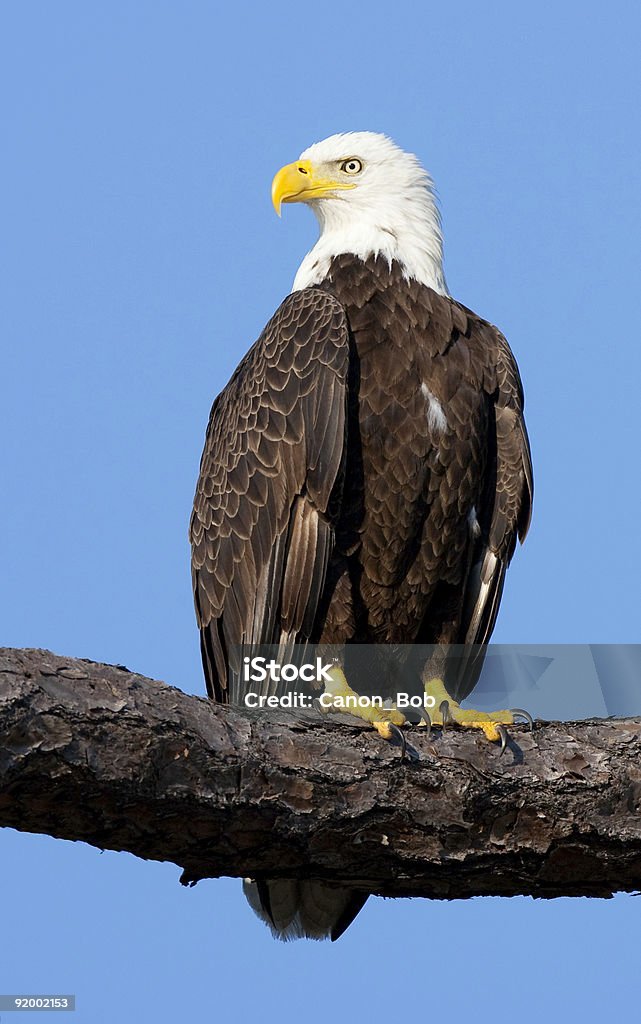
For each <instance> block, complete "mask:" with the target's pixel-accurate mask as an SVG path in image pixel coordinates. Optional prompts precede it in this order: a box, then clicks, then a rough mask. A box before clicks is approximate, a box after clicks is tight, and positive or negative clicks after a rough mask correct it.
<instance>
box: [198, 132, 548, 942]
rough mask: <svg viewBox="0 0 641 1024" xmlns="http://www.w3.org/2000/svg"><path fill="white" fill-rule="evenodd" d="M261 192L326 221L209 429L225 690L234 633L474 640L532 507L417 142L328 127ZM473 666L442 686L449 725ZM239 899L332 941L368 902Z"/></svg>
mask: <svg viewBox="0 0 641 1024" xmlns="http://www.w3.org/2000/svg"><path fill="white" fill-rule="evenodd" d="M272 198H273V202H274V206H275V207H276V210H277V212H279V213H280V208H281V204H282V203H295V202H303V203H307V204H308V205H309V206H310V207H311V208H312V210H313V211H314V213H315V214H316V216H317V218H318V222H319V225H320V236H319V239H318V241H317V243H316V245H315V246H314V247H313V249H312V250H311V252H309V253H308V254H307V255H306V256H305V258H304V259H303V261H302V263H301V265H300V268H299V270H298V273H297V274H296V278H295V281H294V286H293V290H292V292H291V294H290V295H288V297H287V298H286V299H285V300H284V302H283V303H282V305H281V306H280V308H279V309H278V310H277V312H276V313H275V314H274V316H273V318H272V319H271V320H270V321H269V323H268V324H267V326H266V327H265V329H264V331H263V332H262V334H261V335H260V337H259V339H258V341H257V342H256V343H255V344H254V345H253V347H252V348H251V349H250V350H249V352H248V353H247V355H246V356H245V357H244V359H243V360H242V362H241V363H240V365H239V367H238V368H237V370H236V371H235V373H234V374H233V376H232V378H231V380H230V381H229V383H228V384H227V385H226V387H225V388H224V389H223V391H222V392H221V393H220V394H219V395H218V397H217V398H216V400H215V402H214V405H213V408H212V410H211V416H210V420H209V426H208V429H207V436H206V442H205V449H204V452H203V456H202V461H201V467H200V477H199V480H198V484H197V489H196V497H195V502H194V509H193V514H192V518H191V527H190V539H191V544H192V574H193V587H194V598H195V606H196V615H197V619H198V626H199V629H200V640H201V652H202V660H203V666H204V672H205V678H206V683H207V691H208V694H209V696H210V697H212V698H214V699H215V700H217V701H223V702H226V701H229V700H232V701H235V702H238V701H240V700H241V698H242V690H243V688H242V683H241V681H240V678H239V676H238V674H237V673H236V675H234V674H233V673H231V680H230V673H229V662H230V651H231V650H232V648H233V647H234V645H238V644H252V645H254V644H278V645H283V644H291V643H293V642H304V641H313V642H320V643H329V644H338V645H345V644H354V643H358V644H379V645H381V644H382V645H385V644H390V645H398V644H403V645H406V644H438V645H449V644H480V645H484V644H486V643H487V641H488V640H489V637H490V635H491V633H492V630H493V628H494V624H495V621H496V615H497V612H498V608H499V602H500V599H501V594H502V590H503V583H504V578H505V573H506V569H507V567H508V564H509V562H510V559H511V557H512V554H513V552H514V549H515V545H516V540H517V537H518V538H519V539H520V540H521V541H523V539H524V538H525V535H526V533H527V530H528V525H529V521H530V512H531V505H532V467H531V460H530V451H529V444H528V438H527V433H526V429H525V423H524V419H523V391H522V387H521V381H520V378H519V372H518V368H517V365H516V362H515V360H514V356H513V355H512V352H511V351H510V348H509V346H508V344H507V342H506V340H505V338H504V337H503V335H502V334H501V333H500V332H499V331H498V330H497V328H496V327H493V326H492V325H491V324H490V323H488V322H487V321H485V320H483V319H481V318H480V317H479V316H477V315H476V314H475V313H473V312H472V311H471V310H469V309H467V308H466V307H465V306H463V305H461V304H460V303H459V302H457V301H455V300H454V299H452V298H451V297H450V295H449V294H448V291H447V286H446V283H445V277H444V274H443V264H442V237H441V228H440V218H439V212H438V208H437V204H436V201H435V196H434V190H433V186H432V181H431V179H430V177H429V176H428V174H427V173H426V172H425V170H424V169H423V167H422V166H421V164H420V163H419V161H418V159H417V158H416V157H415V156H413V155H412V154H409V153H406V152H404V151H402V150H401V149H400V148H399V147H398V146H396V145H395V144H394V143H393V142H392V141H391V140H390V139H389V138H387V137H385V136H383V135H379V134H374V133H371V132H353V133H348V134H341V135H334V136H332V137H330V138H328V139H325V140H324V141H323V142H319V143H316V144H315V145H312V146H311V147H310V148H309V149H307V150H305V152H303V153H302V155H301V156H300V158H299V159H298V160H296V161H295V162H294V163H291V164H288V165H287V166H285V167H283V168H282V169H281V170H280V171H279V172H278V173H277V174H276V176H275V178H274V181H273V188H272ZM468 668H469V666H468ZM478 671H479V665H478V664H477V665H476V666H475V667H474V670H473V672H472V673H471V674H470V672H469V670H468V671H466V672H463V673H462V674H461V676H460V678H459V679H458V680H457V679H456V678H455V679H454V681H453V682H452V680H451V679H450V681H449V683H448V691H447V696H448V697H449V699H450V701H451V707H453V708H454V711H455V713H454V718H455V719H456V720H457V721H464V716H465V714H470V712H463V709H459V708H458V701H460V700H462V699H463V698H464V697H465V696H467V694H468V693H469V692H470V690H471V688H472V687H473V686H474V684H475V682H476V679H477V677H478ZM339 674H340V673H339ZM341 679H342V683H341V685H343V684H344V685H345V686H347V685H348V681H346V680H345V679H344V678H343V677H342V676H341ZM253 688H254V689H256V686H255V684H253ZM458 712H460V716H459V717H458V718H457V713H458ZM500 714H504V715H505V714H508V713H500ZM387 717H388V721H389V716H387ZM478 717H480V718H483V717H484V718H485V720H484V721H482V722H481V723H480V725H481V727H482V728H483V729H484V731H485V732H486V734H487V735H488V736H489V737H490V738H491V739H496V738H497V736H496V735H495V733H494V732H493V731H492V730H493V727H494V723H493V722H491V721H490V722H488V721H487V718H488V716H480V715H477V718H478ZM393 720H394V721H397V719H393ZM400 720H402V717H401V719H400ZM500 720H501V721H510V720H511V719H510V718H509V717H508V718H503V719H500ZM374 724H376V723H374ZM470 724H474V725H476V726H478V725H479V722H478V721H476V720H475V721H474V722H473V723H470ZM384 728H385V723H382V724H381V730H380V731H381V732H382V733H383V734H385V733H384ZM246 894H247V896H248V899H249V900H250V902H251V904H252V906H253V907H254V909H255V910H256V912H257V913H258V914H259V915H260V916H261V917H262V918H263V919H264V920H265V921H266V922H267V923H268V924H269V925H270V926H271V927H272V929H273V931H274V933H275V934H277V935H278V936H279V937H281V938H293V937H299V936H308V937H312V938H323V937H325V936H331V938H332V939H335V938H337V937H338V936H339V935H340V934H341V933H342V932H343V931H344V929H345V928H346V927H347V926H348V925H349V924H350V922H351V921H352V920H353V918H354V917H355V915H356V914H357V913H358V911H359V910H360V908H361V907H362V905H363V903H364V902H365V899H366V898H367V897H366V894H363V893H359V892H355V891H353V890H350V889H349V888H348V887H343V888H341V887H332V886H329V885H327V884H326V883H324V882H321V881H319V880H314V879H312V880H304V879H296V880H292V879H280V880H266V881H264V880H259V881H256V882H249V883H247V884H246Z"/></svg>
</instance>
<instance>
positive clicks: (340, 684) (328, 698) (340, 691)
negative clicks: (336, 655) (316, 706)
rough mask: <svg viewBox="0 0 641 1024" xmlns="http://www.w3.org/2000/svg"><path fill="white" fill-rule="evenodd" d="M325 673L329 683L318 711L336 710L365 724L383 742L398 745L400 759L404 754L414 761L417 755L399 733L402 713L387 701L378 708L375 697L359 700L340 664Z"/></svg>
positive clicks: (378, 703) (403, 719) (378, 702)
mask: <svg viewBox="0 0 641 1024" xmlns="http://www.w3.org/2000/svg"><path fill="white" fill-rule="evenodd" d="M327 674H328V675H329V676H331V680H330V681H329V682H327V683H326V684H325V691H324V693H323V694H322V695H321V698H320V707H321V710H323V711H340V712H342V713H343V714H348V715H354V716H355V717H356V718H360V719H362V720H363V721H364V722H369V723H370V724H371V725H373V726H374V728H375V729H376V731H377V733H378V734H379V736H382V738H383V739H384V740H389V741H390V742H392V743H399V744H400V746H401V757H402V758H405V756H406V755H407V756H408V757H409V759H410V760H417V759H418V753H417V752H416V751H415V750H414V748H413V747H412V746H410V744H408V743H407V741H406V739H405V736H404V735H403V733H402V732H401V730H400V726H402V725H405V724H406V722H407V719H406V718H405V715H404V714H403V713H402V711H399V710H398V708H396V707H395V706H394V704H392V702H391V701H385V702H384V704H383V706H381V703H380V700H379V698H374V697H363V696H362V695H361V694H358V693H356V691H355V690H353V689H352V687H351V686H350V685H349V683H348V682H347V678H346V676H345V673H344V671H343V669H342V668H341V666H340V665H334V666H333V667H332V668H331V669H329V671H328V673H327Z"/></svg>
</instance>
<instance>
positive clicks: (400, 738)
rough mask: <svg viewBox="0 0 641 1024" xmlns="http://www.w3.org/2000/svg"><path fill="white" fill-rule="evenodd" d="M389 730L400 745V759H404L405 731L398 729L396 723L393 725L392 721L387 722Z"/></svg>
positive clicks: (405, 748) (405, 747)
mask: <svg viewBox="0 0 641 1024" xmlns="http://www.w3.org/2000/svg"><path fill="white" fill-rule="evenodd" d="M389 731H390V732H391V734H392V736H393V737H394V739H395V740H396V742H397V743H400V745H401V761H404V760H405V752H406V750H407V740H406V739H405V733H404V732H403V731H402V730H401V729H399V727H398V726H397V725H394V723H393V722H390V723H389Z"/></svg>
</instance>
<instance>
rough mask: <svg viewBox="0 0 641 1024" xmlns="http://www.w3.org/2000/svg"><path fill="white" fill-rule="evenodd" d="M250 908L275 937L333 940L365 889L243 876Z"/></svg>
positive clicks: (360, 904) (352, 915)
mask: <svg viewBox="0 0 641 1024" xmlns="http://www.w3.org/2000/svg"><path fill="white" fill-rule="evenodd" d="M243 891H244V893H245V896H246V897H247V901H248V902H249V905H250V907H251V908H252V910H253V911H254V912H255V913H256V914H257V915H258V917H260V919H261V921H264V922H265V924H267V925H269V927H270V928H271V930H272V933H273V934H274V936H275V937H276V938H277V939H281V940H282V941H283V942H288V941H289V940H290V939H331V940H332V942H335V941H336V939H338V938H340V936H341V935H342V934H343V932H344V931H345V929H346V928H349V926H350V924H351V923H352V921H353V920H354V918H355V917H356V915H357V914H358V912H359V911H360V910H361V909H362V907H363V905H364V903H365V901H366V899H367V893H362V892H356V890H354V889H346V888H343V887H341V886H336V885H328V884H327V883H326V882H316V881H310V880H308V879H297V878H279V879H268V880H266V881H258V882H255V881H253V880H252V879H249V878H248V879H245V881H244V882H243Z"/></svg>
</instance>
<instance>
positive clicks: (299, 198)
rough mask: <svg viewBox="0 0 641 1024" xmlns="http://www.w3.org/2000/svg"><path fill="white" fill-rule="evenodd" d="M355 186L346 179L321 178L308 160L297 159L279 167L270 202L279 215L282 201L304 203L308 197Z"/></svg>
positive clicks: (317, 196)
mask: <svg viewBox="0 0 641 1024" xmlns="http://www.w3.org/2000/svg"><path fill="white" fill-rule="evenodd" d="M355 187H356V186H355V185H351V184H349V183H348V182H346V181H336V180H335V179H333V178H323V177H322V176H320V175H319V174H318V173H317V172H316V171H315V170H314V168H313V166H312V163H311V161H310V160H297V161H296V162H295V163H293V164H286V165H285V167H281V169H280V171H279V172H278V174H277V175H276V176H275V177H274V180H273V181H272V203H273V204H274V209H275V210H276V213H277V214H278V216H279V217H280V207H281V204H282V203H305V202H307V200H308V199H320V198H321V197H322V196H331V195H332V194H333V193H334V192H338V191H339V190H342V189H349V188H355Z"/></svg>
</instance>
